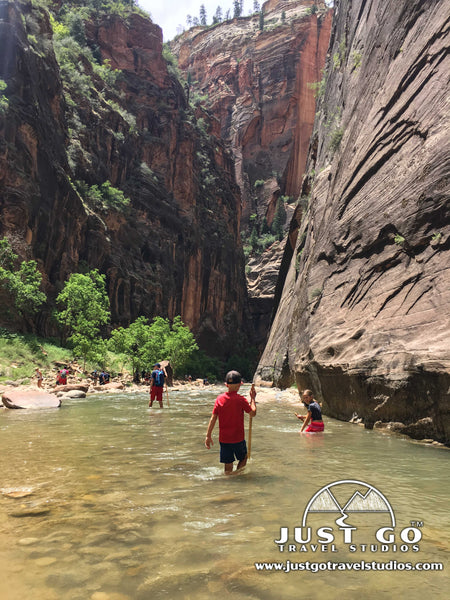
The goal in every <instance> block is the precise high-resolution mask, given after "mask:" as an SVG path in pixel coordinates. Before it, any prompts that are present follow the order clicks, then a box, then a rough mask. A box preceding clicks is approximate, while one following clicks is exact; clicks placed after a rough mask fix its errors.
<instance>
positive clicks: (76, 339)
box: [56, 269, 111, 366]
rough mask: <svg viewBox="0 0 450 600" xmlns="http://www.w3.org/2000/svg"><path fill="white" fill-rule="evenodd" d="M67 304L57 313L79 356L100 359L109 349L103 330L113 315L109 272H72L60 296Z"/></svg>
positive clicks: (62, 302) (58, 298)
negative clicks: (105, 273)
mask: <svg viewBox="0 0 450 600" xmlns="http://www.w3.org/2000/svg"><path fill="white" fill-rule="evenodd" d="M56 302H57V303H58V304H59V305H62V306H63V308H62V310H60V311H59V312H57V313H56V318H57V320H58V322H59V323H60V324H61V325H63V326H64V327H65V333H66V335H68V338H67V339H68V341H69V342H71V344H72V346H73V352H74V355H75V356H81V357H82V358H83V361H84V366H86V360H91V359H93V358H94V357H95V358H94V359H95V360H97V359H98V357H101V356H102V355H103V354H104V351H105V343H104V341H103V340H102V339H101V338H100V330H101V328H102V326H104V325H106V323H108V322H109V319H110V315H111V313H110V310H109V299H108V296H107V294H106V290H105V276H104V275H102V274H100V273H99V272H98V270H97V269H94V270H92V271H90V272H89V273H86V274H82V273H72V275H71V276H70V277H69V279H68V281H66V283H65V285H64V288H63V290H62V291H61V292H60V294H59V295H58V297H57V298H56Z"/></svg>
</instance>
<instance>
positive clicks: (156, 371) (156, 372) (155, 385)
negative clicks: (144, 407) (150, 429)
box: [148, 363, 167, 408]
mask: <svg viewBox="0 0 450 600" xmlns="http://www.w3.org/2000/svg"><path fill="white" fill-rule="evenodd" d="M165 377H167V374H166V372H165V371H164V369H161V365H160V364H159V363H156V364H154V365H153V371H152V374H151V375H150V402H149V403H148V405H149V406H153V401H154V400H155V399H156V400H158V402H159V406H160V407H161V408H162V407H163V389H164V379H165Z"/></svg>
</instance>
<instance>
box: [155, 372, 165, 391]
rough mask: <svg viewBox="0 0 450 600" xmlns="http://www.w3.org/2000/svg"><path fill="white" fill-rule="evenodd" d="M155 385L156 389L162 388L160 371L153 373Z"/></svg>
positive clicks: (162, 375)
mask: <svg viewBox="0 0 450 600" xmlns="http://www.w3.org/2000/svg"><path fill="white" fill-rule="evenodd" d="M155 385H157V386H158V387H162V386H163V385H164V371H163V370H162V369H158V370H157V371H155Z"/></svg>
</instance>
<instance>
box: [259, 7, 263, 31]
mask: <svg viewBox="0 0 450 600" xmlns="http://www.w3.org/2000/svg"><path fill="white" fill-rule="evenodd" d="M259 30H260V31H264V13H263V11H260V13H259Z"/></svg>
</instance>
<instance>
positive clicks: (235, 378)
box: [225, 371, 242, 383]
mask: <svg viewBox="0 0 450 600" xmlns="http://www.w3.org/2000/svg"><path fill="white" fill-rule="evenodd" d="M225 383H242V377H241V374H240V373H238V372H237V371H228V373H227V376H226V377H225Z"/></svg>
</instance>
